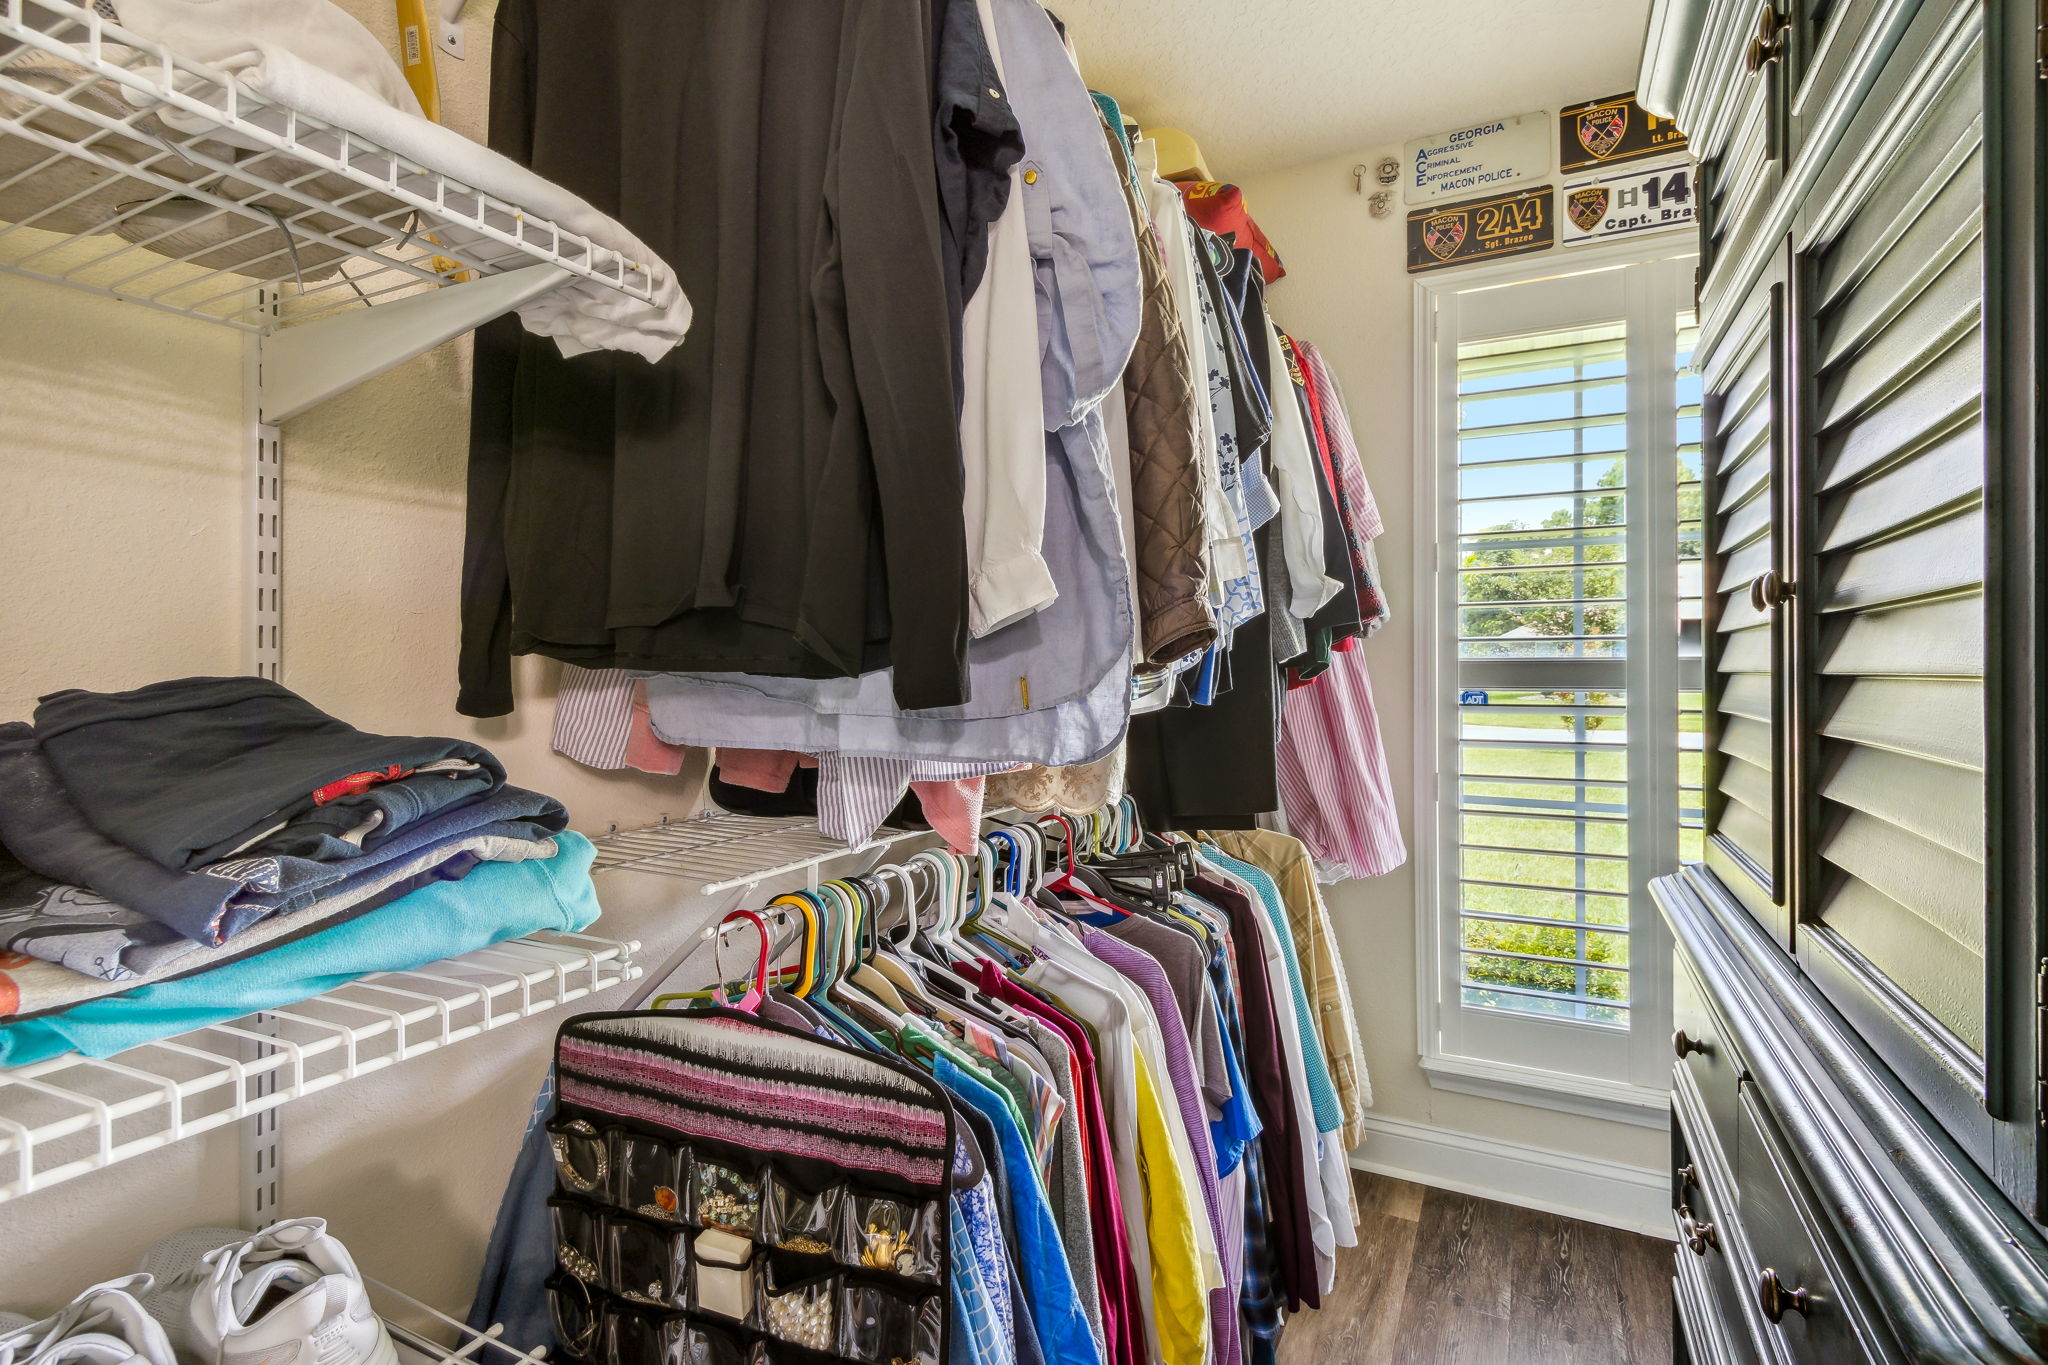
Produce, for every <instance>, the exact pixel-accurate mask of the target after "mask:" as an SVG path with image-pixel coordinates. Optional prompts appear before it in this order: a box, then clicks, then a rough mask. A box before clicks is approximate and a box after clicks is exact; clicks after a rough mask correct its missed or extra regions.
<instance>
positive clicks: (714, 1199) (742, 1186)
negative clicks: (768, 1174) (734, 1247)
mask: <svg viewBox="0 0 2048 1365" xmlns="http://www.w3.org/2000/svg"><path fill="white" fill-rule="evenodd" d="M689 1190H690V1195H691V1202H690V1217H691V1219H692V1221H694V1222H695V1223H697V1225H698V1226H700V1227H707V1228H718V1229H720V1230H721V1231H724V1232H732V1233H737V1234H738V1235H740V1236H742V1237H746V1238H749V1239H751V1238H752V1237H753V1236H754V1233H755V1232H756V1231H757V1230H759V1228H760V1226H761V1178H760V1177H759V1176H758V1175H755V1174H754V1173H753V1172H751V1171H743V1170H740V1169H738V1168H737V1167H733V1166H728V1165H726V1164H724V1163H723V1162H718V1161H709V1160H706V1159H705V1158H703V1157H701V1156H700V1157H698V1158H697V1159H696V1160H695V1161H693V1162H692V1163H691V1170H690V1182H689Z"/></svg>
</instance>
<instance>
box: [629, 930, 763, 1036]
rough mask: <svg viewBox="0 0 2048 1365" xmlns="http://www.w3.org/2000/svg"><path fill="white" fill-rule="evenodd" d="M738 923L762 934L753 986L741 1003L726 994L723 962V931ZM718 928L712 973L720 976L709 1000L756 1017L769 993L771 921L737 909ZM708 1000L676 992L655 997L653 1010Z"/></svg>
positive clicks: (693, 994)
mask: <svg viewBox="0 0 2048 1365" xmlns="http://www.w3.org/2000/svg"><path fill="white" fill-rule="evenodd" d="M735 923H746V924H751V925H753V926H754V930H755V932H756V933H758V934H759V935H760V940H761V941H760V951H759V953H758V954H757V956H756V957H755V960H754V980H753V984H752V985H751V986H749V987H748V988H747V991H746V994H744V995H742V996H741V997H740V998H739V999H737V1000H733V999H730V998H728V997H727V995H726V982H727V978H726V975H725V970H724V963H723V961H722V959H723V955H724V951H725V934H724V932H723V930H724V928H725V926H726V925H728V924H735ZM718 927H719V930H720V932H719V933H717V934H715V935H713V937H712V940H711V965H712V970H713V971H714V972H716V973H717V974H718V981H717V984H716V985H714V986H713V987H712V988H711V991H710V996H709V998H710V1000H711V1002H712V1003H713V1004H715V1005H723V1006H725V1007H726V1008H728V1009H735V1010H743V1011H745V1012H746V1013H748V1014H752V1013H754V1012H755V1011H757V1010H758V1009H760V1007H761V1001H762V998H763V997H764V996H765V995H766V994H767V991H768V950H769V941H768V921H766V920H764V919H762V918H761V917H760V916H759V915H757V914H755V913H754V912H753V911H751V910H735V911H733V912H732V913H731V914H729V915H727V916H726V917H725V918H724V919H722V920H720V921H719V922H718ZM704 998H705V997H704V996H701V995H698V994H697V993H696V992H694V991H674V992H670V993H669V994H667V995H657V996H655V997H654V1000H653V1001H652V1008H654V1009H658V1010H661V1009H668V1008H669V1007H671V1006H672V1005H674V1004H676V1003H677V1002H689V1003H692V1004H694V1003H696V1002H697V1001H698V1000H701V999H704Z"/></svg>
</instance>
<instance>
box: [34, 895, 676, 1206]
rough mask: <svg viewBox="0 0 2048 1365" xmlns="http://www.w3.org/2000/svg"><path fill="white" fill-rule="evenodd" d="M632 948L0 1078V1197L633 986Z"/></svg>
mask: <svg viewBox="0 0 2048 1365" xmlns="http://www.w3.org/2000/svg"><path fill="white" fill-rule="evenodd" d="M639 946H640V945H639V944H638V943H637V942H632V941H627V942H619V941H616V940H612V939H604V938H595V937H592V936H590V935H588V934H559V933H540V934H534V935H532V936H530V937H527V938H519V939H511V940H508V941H507V942H504V943H500V944H497V945H496V946H494V947H490V948H480V949H477V950H476V951H474V952H470V953H465V954H463V955H462V956H460V957H455V958H450V959H449V960H448V961H446V962H438V963H435V964H433V965H432V966H429V967H423V968H420V969H419V970H417V971H409V972H378V973H374V974H372V975H369V976H365V977H363V978H361V979H359V980H357V981H353V982H350V983H348V984H347V985H344V986H341V987H338V988H337V989H335V990H332V991H329V992H327V993H326V994H324V995H318V996H314V997H313V998H311V999H309V1000H304V1001H301V1002H299V1003H298V1004H295V1005H291V1006H289V1007H286V1008H281V1009H276V1010H271V1011H268V1012H266V1013H264V1014H260V1015H253V1016H250V1017H249V1018H246V1019H240V1020H236V1021H235V1022H233V1023H227V1024H216V1025H211V1026H209V1027H206V1028H201V1029H195V1030H193V1031H192V1032H190V1033H185V1034H181V1035H179V1036H177V1037H175V1038H167V1039H163V1040H161V1041H159V1042H155V1043H145V1044H143V1045H141V1046H139V1047H133V1048H129V1049H128V1050H126V1051H124V1052H121V1053H118V1054H116V1055H115V1056H112V1057H106V1058H92V1057H83V1056H78V1055H76V1054H67V1055H65V1056H62V1057H53V1058H50V1059H49V1060H47V1061H42V1062H36V1063H32V1064H30V1065H28V1066H23V1067H17V1068H14V1069H12V1070H8V1071H0V1200H7V1199H15V1198H19V1197H20V1196H22V1195H24V1194H28V1193H30V1192H32V1191H34V1190H39V1189H43V1188H46V1187H48V1186H50V1185H55V1184H58V1183H59V1182H61V1181H65V1180H69V1179H71V1178H73V1177H75V1176H79V1175H83V1174H85V1173H86V1172H88V1171H96V1170H99V1169H101V1168H103V1167H106V1166H111V1165H114V1164H115V1163H117V1162H120V1161H125V1160H127V1159H129V1158H131V1157H135V1156H140V1155H142V1154H143V1153H145V1152H151V1151H155V1150H156V1149H157V1148H159V1147H166V1146H169V1145H170V1144H172V1143H175V1142H180V1141H182V1140H184V1139H185V1138H189V1137H192V1136H194V1135H196V1134H199V1133H203V1132H207V1131H209V1130H210V1129H214V1128H219V1127H222V1126H223V1125H226V1124H230V1123H233V1122H235V1121H237V1120H239V1119H243V1118H248V1117H252V1116H255V1115H258V1114H264V1113H267V1112H269V1111H271V1110H273V1109H276V1108H278V1107H279V1106H281V1105H284V1104H287V1103H289V1102H290V1101H292V1100H295V1099H298V1098H300V1097H301V1096H305V1095H315V1094H318V1093H320V1092H321V1091H323V1090H328V1089H331V1088H333V1087H334V1086H337V1085H340V1084H341V1083H342V1082H344V1081H348V1080H353V1079H354V1078H356V1077H358V1076H367V1075H370V1074H371V1073H373V1072H377V1071H382V1070H384V1069H386V1068H387V1067H392V1066H396V1065H398V1064H399V1063H400V1062H403V1061H408V1060H410V1059H412V1058H414V1057H419V1056H422V1055H424V1054H426V1053H429V1052H434V1051H438V1050H439V1049H441V1048H444V1047H447V1046H448V1045H450V1044H451V1043H459V1042H461V1041H463V1040H464V1039H467V1038H474V1037H476V1036H478V1035H479V1034H483V1033H488V1032H490V1031H491V1030H493V1029H498V1028H503V1027H504V1026H505V1025H507V1024H511V1023H515V1022H517V1021H518V1020H521V1019H525V1018H529V1017H531V1016H532V1015H535V1014H539V1013H541V1012H543V1011H545V1010H549V1009H552V1008H554V1007H555V1006H557V1005H562V1004H567V1003H568V1002H570V1001H573V1000H580V999H582V998H583V997H585V996H587V995H591V994H593V993H595V992H597V991H601V990H604V989H606V988H608V987H611V986H615V985H618V984H619V983H621V982H625V981H631V980H634V979H635V978H637V977H638V976H639V975H640V969H639V968H638V967H637V966H636V965H635V964H634V961H633V955H634V953H635V952H636V951H637V950H638V949H639Z"/></svg>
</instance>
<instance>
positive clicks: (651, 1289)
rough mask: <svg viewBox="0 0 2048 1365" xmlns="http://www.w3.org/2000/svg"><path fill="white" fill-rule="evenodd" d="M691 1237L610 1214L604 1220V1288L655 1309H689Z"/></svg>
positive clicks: (639, 1220)
mask: <svg viewBox="0 0 2048 1365" xmlns="http://www.w3.org/2000/svg"><path fill="white" fill-rule="evenodd" d="M689 1244H690V1234H689V1233H687V1232H684V1231H682V1230H681V1229H679V1228H666V1227H662V1226H660V1225H658V1224H655V1223H648V1222H644V1221H642V1220H641V1219H638V1218H633V1217H629V1216H627V1215H625V1214H620V1213H608V1214H606V1215H605V1218H604V1247H605V1259H604V1271H605V1277H604V1287H605V1288H606V1289H609V1290H610V1291H611V1292H612V1293H614V1294H617V1295H618V1296H619V1297H620V1298H623V1299H630V1300H632V1301H633V1302H634V1303H644V1304H647V1305H649V1306H651V1307H655V1308H688V1307H689V1306H690V1305H689V1299H688V1294H689V1287H690V1254H689Z"/></svg>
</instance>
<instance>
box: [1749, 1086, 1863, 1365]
mask: <svg viewBox="0 0 2048 1365" xmlns="http://www.w3.org/2000/svg"><path fill="white" fill-rule="evenodd" d="M1737 1118H1738V1122H1739V1124H1740V1135H1739V1137H1738V1138H1737V1147H1736V1168H1737V1169H1738V1170H1739V1171H1741V1173H1742V1175H1741V1185H1742V1193H1741V1209H1740V1216H1741V1219H1742V1231H1743V1235H1744V1237H1745V1238H1746V1239H1747V1241H1748V1244H1749V1252H1750V1256H1751V1258H1752V1260H1753V1261H1754V1262H1755V1266H1756V1275H1755V1279H1754V1281H1753V1282H1752V1283H1751V1284H1749V1285H1748V1286H1746V1288H1747V1291H1748V1293H1749V1294H1750V1295H1751V1297H1752V1299H1753V1302H1754V1303H1755V1304H1756V1306H1757V1308H1758V1309H1759V1310H1760V1311H1761V1312H1762V1314H1763V1316H1764V1318H1765V1319H1766V1320H1769V1319H1771V1318H1773V1317H1775V1318H1776V1322H1775V1324H1774V1325H1771V1326H1767V1327H1765V1328H1764V1330H1765V1331H1767V1332H1770V1333H1772V1334H1773V1335H1775V1336H1776V1337H1777V1339H1778V1343H1779V1345H1780V1346H1781V1347H1782V1348H1783V1349H1784V1351H1785V1354H1786V1356H1787V1357H1788V1358H1789V1359H1791V1360H1793V1361H1796V1362H1800V1363H1801V1365H1847V1362H1853V1361H1859V1360H1863V1359H1866V1358H1867V1357H1866V1353H1865V1352H1864V1350H1863V1348H1862V1346H1861V1343H1860V1341H1859V1338H1858V1334H1857V1331H1856V1325H1855V1322H1854V1321H1853V1320H1852V1318H1851V1317H1850V1314H1849V1311H1848V1302H1847V1299H1846V1297H1845V1295H1844V1292H1843V1290H1844V1286H1842V1285H1841V1284H1840V1283H1838V1282H1837V1280H1836V1277H1835V1276H1834V1274H1833V1273H1832V1272H1831V1271H1830V1269H1829V1266H1830V1263H1831V1262H1832V1261H1833V1260H1834V1258H1832V1257H1829V1256H1827V1255H1826V1254H1824V1252H1823V1248H1822V1243H1821V1238H1820V1235H1819V1234H1818V1233H1817V1232H1816V1231H1815V1227H1816V1223H1815V1221H1814V1217H1813V1214H1812V1212H1811V1209H1812V1201H1811V1198H1810V1196H1809V1195H1808V1194H1807V1193H1806V1189H1805V1178H1804V1177H1803V1176H1801V1175H1800V1174H1799V1172H1798V1170H1797V1169H1796V1168H1795V1167H1794V1166H1793V1164H1792V1162H1791V1160H1790V1158H1789V1157H1788V1155H1787V1154H1786V1152H1785V1151H1784V1150H1783V1149H1782V1148H1781V1147H1780V1146H1779V1144H1778V1140H1777V1138H1776V1135H1775V1133H1774V1131H1773V1129H1772V1127H1771V1124H1770V1120H1769V1119H1768V1118H1767V1117H1766V1116H1765V1115H1764V1113H1763V1111H1762V1109H1761V1108H1760V1107H1759V1105H1758V1103H1757V1097H1756V1091H1755V1089H1754V1087H1753V1086H1744V1087H1743V1092H1742V1099H1741V1104H1740V1106H1739V1108H1738V1111H1737Z"/></svg>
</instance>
